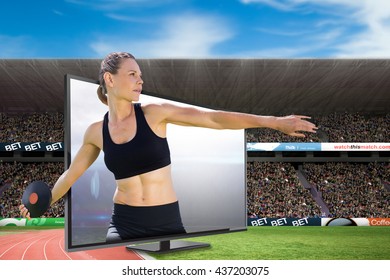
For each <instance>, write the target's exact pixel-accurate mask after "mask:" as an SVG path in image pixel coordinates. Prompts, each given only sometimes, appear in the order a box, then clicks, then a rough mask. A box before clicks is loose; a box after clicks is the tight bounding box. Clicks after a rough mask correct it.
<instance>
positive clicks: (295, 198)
mask: <svg viewBox="0 0 390 280" xmlns="http://www.w3.org/2000/svg"><path fill="white" fill-rule="evenodd" d="M247 200H248V203H247V205H248V215H249V216H251V217H262V218H264V217H269V218H282V217H285V218H307V217H311V218H313V217H320V216H321V215H322V211H321V208H320V207H319V206H318V205H317V204H316V202H315V201H314V200H313V198H312V197H311V194H310V191H309V190H307V189H305V188H304V187H303V186H302V185H301V184H300V182H299V179H298V177H297V175H296V171H295V169H294V167H293V166H292V165H291V164H290V163H270V162H248V163H247Z"/></svg>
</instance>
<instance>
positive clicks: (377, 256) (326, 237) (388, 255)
mask: <svg viewBox="0 0 390 280" xmlns="http://www.w3.org/2000/svg"><path fill="white" fill-rule="evenodd" d="M186 240H188V241H197V242H206V243H210V244H211V247H209V248H202V249H194V250H188V251H179V252H172V253H164V254H155V253H153V254H152V253H150V255H151V256H152V257H154V258H156V259H159V260H389V259H390V227H248V230H247V231H244V232H236V233H229V234H221V235H213V236H203V237H196V238H191V239H186Z"/></svg>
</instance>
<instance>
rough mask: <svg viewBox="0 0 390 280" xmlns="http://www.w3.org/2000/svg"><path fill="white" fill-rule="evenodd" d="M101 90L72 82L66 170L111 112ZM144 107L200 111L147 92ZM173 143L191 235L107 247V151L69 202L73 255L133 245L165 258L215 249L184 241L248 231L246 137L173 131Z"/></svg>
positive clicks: (111, 185) (111, 184)
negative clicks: (96, 125) (176, 106)
mask: <svg viewBox="0 0 390 280" xmlns="http://www.w3.org/2000/svg"><path fill="white" fill-rule="evenodd" d="M98 86H99V85H98V82H97V81H94V80H90V79H86V78H83V77H78V76H74V75H69V74H67V75H65V94H66V99H65V100H66V105H65V107H66V108H65V149H64V151H65V167H66V168H68V167H69V165H70V163H71V162H72V159H73V157H74V156H75V155H76V153H77V151H78V149H79V148H80V146H81V143H82V139H83V135H84V132H85V131H86V128H87V127H88V126H89V125H90V124H91V123H93V122H96V121H100V120H102V119H103V116H104V114H105V113H106V112H107V111H108V107H107V106H106V105H104V104H103V103H101V102H100V100H99V99H98V97H97V94H96V91H97V88H98ZM139 102H140V103H151V102H170V103H175V104H180V105H183V106H195V105H193V104H186V103H184V102H180V101H178V100H171V99H169V98H168V97H163V96H159V95H158V94H155V93H150V92H144V91H143V92H142V94H141V97H140V100H139ZM198 107H199V106H198ZM205 109H208V108H205ZM167 139H168V143H169V146H170V151H171V161H172V177H173V184H174V188H175V191H176V194H177V197H178V201H179V203H180V212H181V216H182V221H183V225H184V227H185V229H186V233H184V234H173V235H164V236H156V237H145V238H136V239H130V240H121V241H118V242H114V243H108V242H106V233H107V229H108V225H109V222H110V219H111V214H112V209H113V195H114V191H115V189H116V182H115V179H114V176H113V174H112V173H111V172H110V171H109V170H108V169H107V167H106V166H105V164H104V160H103V155H104V154H103V151H102V152H101V153H100V155H99V157H98V158H97V160H96V161H95V162H94V163H93V164H92V165H91V166H90V167H89V169H88V170H87V171H86V172H85V173H84V174H83V175H82V176H81V177H80V178H79V179H78V180H77V181H76V182H75V184H74V185H73V186H72V187H71V189H70V191H69V192H68V194H67V199H66V204H65V221H66V222H65V248H66V250H67V251H78V250H85V249H93V248H100V247H111V246H119V245H125V246H126V247H127V248H128V249H139V250H146V251H155V252H165V251H172V250H182V249H188V248H196V247H204V246H209V245H210V244H207V243H198V242H189V241H186V240H182V239H186V238H189V237H196V236H203V235H212V234H220V233H230V232H236V231H243V230H246V223H247V217H246V215H247V213H246V141H245V130H214V129H206V128H197V127H186V126H178V125H171V124H169V125H168V131H167Z"/></svg>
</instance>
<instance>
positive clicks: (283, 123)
mask: <svg viewBox="0 0 390 280" xmlns="http://www.w3.org/2000/svg"><path fill="white" fill-rule="evenodd" d="M306 119H310V117H308V116H301V115H291V116H285V117H278V118H277V119H276V129H277V130H280V131H281V132H283V133H285V134H287V135H290V136H296V137H305V134H303V133H299V132H300V131H306V132H312V133H315V132H316V130H317V127H316V125H315V124H313V123H311V122H309V121H307V120H306Z"/></svg>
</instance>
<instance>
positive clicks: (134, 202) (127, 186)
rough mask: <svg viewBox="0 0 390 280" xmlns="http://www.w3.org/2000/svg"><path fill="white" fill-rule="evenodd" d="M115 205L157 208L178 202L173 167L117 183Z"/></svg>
mask: <svg viewBox="0 0 390 280" xmlns="http://www.w3.org/2000/svg"><path fill="white" fill-rule="evenodd" d="M116 183H117V188H116V191H115V194H114V199H113V200H114V203H118V204H125V205H131V206H156V205H163V204H169V203H173V202H175V201H177V197H176V194H175V191H174V189H173V184H172V177H171V166H170V165H168V166H166V167H163V168H160V169H157V170H153V171H151V172H148V173H144V174H141V175H137V176H133V177H130V178H126V179H120V180H117V181H116Z"/></svg>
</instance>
